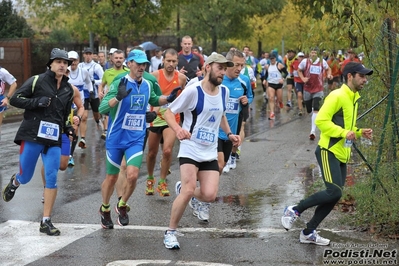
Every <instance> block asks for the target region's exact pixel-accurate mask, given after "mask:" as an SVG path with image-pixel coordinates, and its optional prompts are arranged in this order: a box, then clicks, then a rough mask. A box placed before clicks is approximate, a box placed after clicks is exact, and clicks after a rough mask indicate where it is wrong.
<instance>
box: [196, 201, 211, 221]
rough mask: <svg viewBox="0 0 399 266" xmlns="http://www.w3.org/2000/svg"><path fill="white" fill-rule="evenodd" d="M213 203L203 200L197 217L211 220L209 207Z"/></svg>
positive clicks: (202, 219)
mask: <svg viewBox="0 0 399 266" xmlns="http://www.w3.org/2000/svg"><path fill="white" fill-rule="evenodd" d="M210 207H211V204H210V203H208V202H201V203H200V204H199V207H198V214H197V217H198V219H200V220H201V221H206V222H207V221H208V220H209V208H210Z"/></svg>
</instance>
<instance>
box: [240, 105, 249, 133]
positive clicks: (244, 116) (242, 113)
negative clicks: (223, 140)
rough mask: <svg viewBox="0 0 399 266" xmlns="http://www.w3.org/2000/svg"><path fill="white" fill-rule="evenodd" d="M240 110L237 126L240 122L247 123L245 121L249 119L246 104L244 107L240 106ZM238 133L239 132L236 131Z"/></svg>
mask: <svg viewBox="0 0 399 266" xmlns="http://www.w3.org/2000/svg"><path fill="white" fill-rule="evenodd" d="M241 107H242V109H241V111H240V113H239V115H238V124H239V125H240V121H244V122H247V119H248V118H249V105H248V104H247V105H246V106H241ZM237 132H239V131H237Z"/></svg>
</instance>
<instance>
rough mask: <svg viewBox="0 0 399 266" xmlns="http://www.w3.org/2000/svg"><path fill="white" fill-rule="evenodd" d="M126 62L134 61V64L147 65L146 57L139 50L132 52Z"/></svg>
mask: <svg viewBox="0 0 399 266" xmlns="http://www.w3.org/2000/svg"><path fill="white" fill-rule="evenodd" d="M127 61H134V62H136V63H139V64H142V63H149V61H148V59H147V55H146V54H145V53H144V51H141V50H132V51H130V53H129V55H128V56H127Z"/></svg>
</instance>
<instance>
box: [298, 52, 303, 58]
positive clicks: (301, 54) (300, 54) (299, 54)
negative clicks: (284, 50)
mask: <svg viewBox="0 0 399 266" xmlns="http://www.w3.org/2000/svg"><path fill="white" fill-rule="evenodd" d="M296 56H298V57H299V56H305V54H304V53H302V52H299V53H298V54H297V55H296Z"/></svg>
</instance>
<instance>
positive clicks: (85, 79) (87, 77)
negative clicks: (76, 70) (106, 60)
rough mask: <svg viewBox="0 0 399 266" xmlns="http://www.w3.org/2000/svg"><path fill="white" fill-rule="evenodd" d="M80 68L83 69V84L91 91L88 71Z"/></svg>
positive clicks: (91, 86) (91, 84)
mask: <svg viewBox="0 0 399 266" xmlns="http://www.w3.org/2000/svg"><path fill="white" fill-rule="evenodd" d="M80 70H81V71H83V76H84V82H85V86H86V88H87V90H88V91H93V83H91V79H90V74H89V72H87V70H85V69H83V68H82V69H80Z"/></svg>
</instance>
